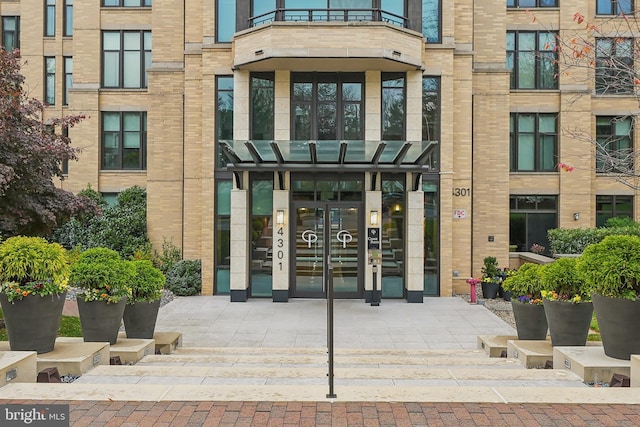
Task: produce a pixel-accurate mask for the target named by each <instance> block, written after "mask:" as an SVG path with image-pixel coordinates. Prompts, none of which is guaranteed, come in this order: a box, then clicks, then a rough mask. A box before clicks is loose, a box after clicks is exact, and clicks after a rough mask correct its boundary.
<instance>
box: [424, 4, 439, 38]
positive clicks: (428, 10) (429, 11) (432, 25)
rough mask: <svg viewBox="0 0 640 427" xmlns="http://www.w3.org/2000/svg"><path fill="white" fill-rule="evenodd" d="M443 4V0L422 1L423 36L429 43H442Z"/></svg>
mask: <svg viewBox="0 0 640 427" xmlns="http://www.w3.org/2000/svg"><path fill="white" fill-rule="evenodd" d="M441 11H442V3H441V0H422V35H423V36H425V37H426V39H427V43H440V42H441V41H442V36H441V28H442V13H441Z"/></svg>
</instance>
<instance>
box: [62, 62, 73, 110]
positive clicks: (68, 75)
mask: <svg viewBox="0 0 640 427" xmlns="http://www.w3.org/2000/svg"><path fill="white" fill-rule="evenodd" d="M63 83H64V87H63V93H62V96H63V98H62V104H63V105H69V89H71V88H72V87H73V58H72V57H70V56H65V57H64V81H63Z"/></svg>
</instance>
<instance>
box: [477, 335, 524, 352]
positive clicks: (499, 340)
mask: <svg viewBox="0 0 640 427" xmlns="http://www.w3.org/2000/svg"><path fill="white" fill-rule="evenodd" d="M517 339H518V337H517V336H515V335H478V349H480V350H484V351H485V352H486V353H487V354H488V355H489V357H502V352H506V351H507V341H509V340H517Z"/></svg>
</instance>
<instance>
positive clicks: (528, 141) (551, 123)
mask: <svg viewBox="0 0 640 427" xmlns="http://www.w3.org/2000/svg"><path fill="white" fill-rule="evenodd" d="M509 128H510V140H511V144H510V147H511V153H510V154H511V162H510V163H511V165H510V170H511V171H512V172H528V171H547V172H551V171H554V170H555V167H556V164H557V146H558V130H557V129H558V125H557V115H556V114H535V113H513V114H511V117H510V125H509Z"/></svg>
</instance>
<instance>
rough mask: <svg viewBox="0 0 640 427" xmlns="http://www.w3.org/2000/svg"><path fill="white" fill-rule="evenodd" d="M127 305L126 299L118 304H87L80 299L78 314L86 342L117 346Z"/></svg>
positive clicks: (95, 302)
mask: <svg viewBox="0 0 640 427" xmlns="http://www.w3.org/2000/svg"><path fill="white" fill-rule="evenodd" d="M126 304H127V299H126V298H122V299H121V300H120V302H118V303H116V304H113V303H107V302H106V301H88V302H86V301H85V300H83V299H82V298H79V299H78V313H79V314H80V325H81V326H82V337H83V338H84V341H85V342H108V343H109V344H115V343H116V341H117V340H118V331H119V330H120V324H121V323H122V315H123V314H124V308H125V306H126Z"/></svg>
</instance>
